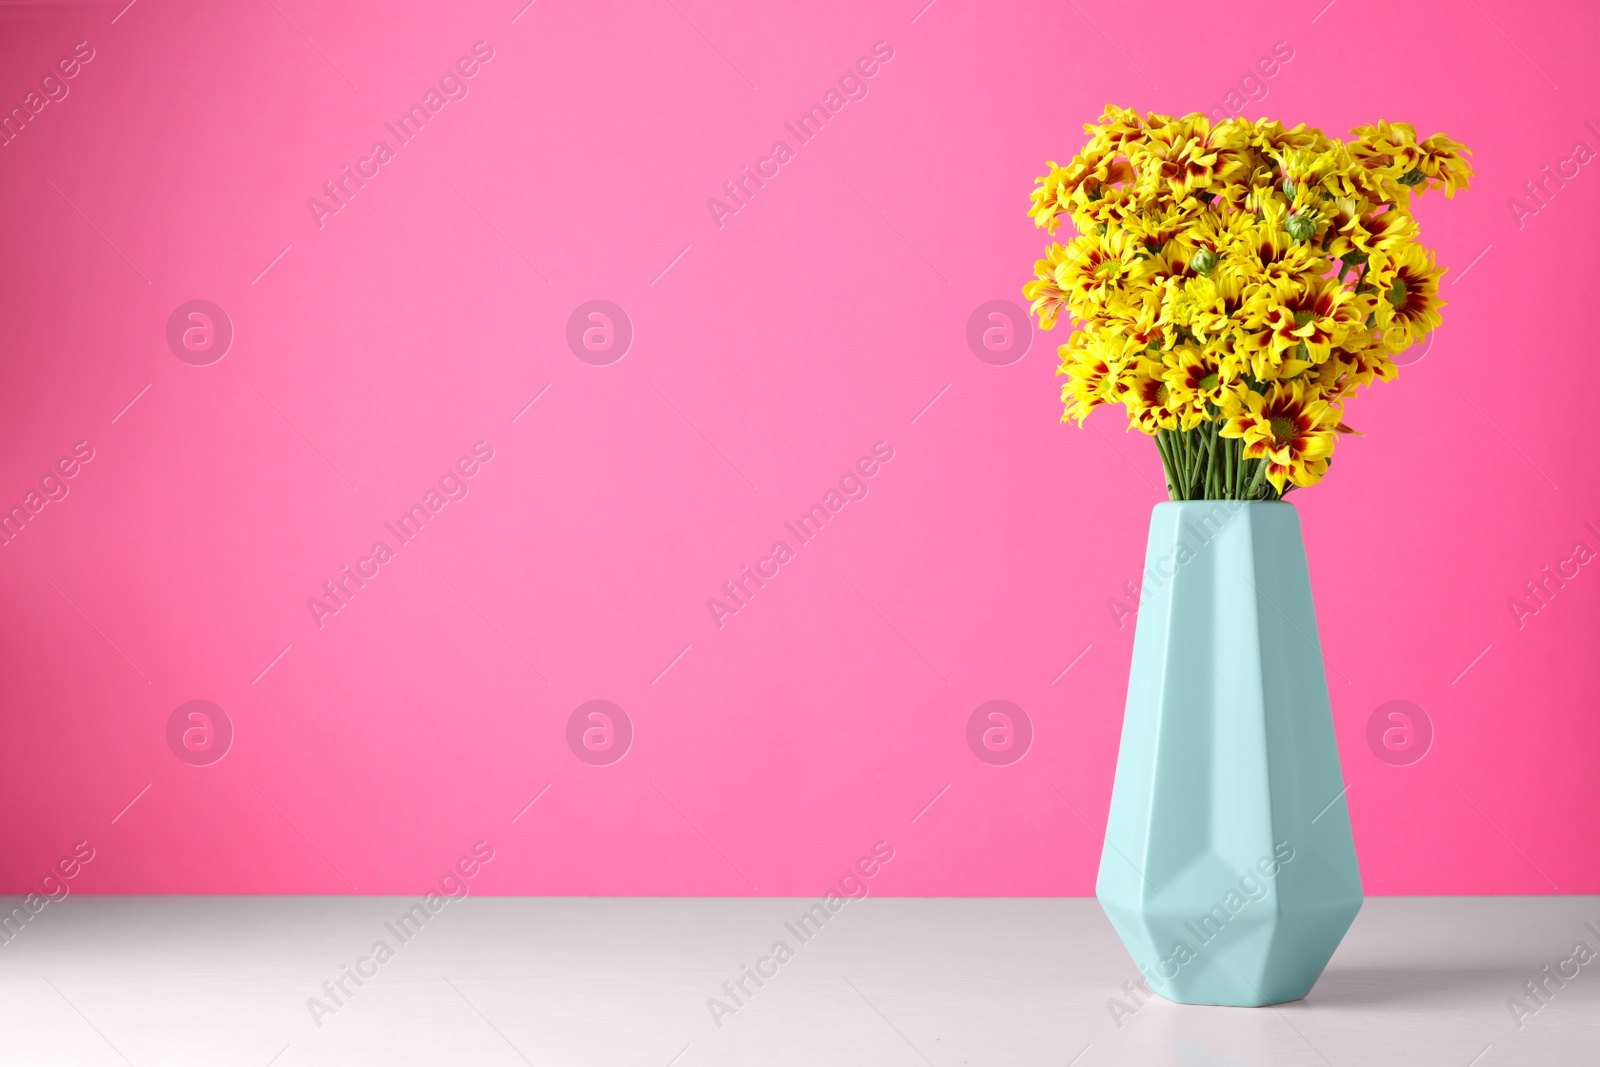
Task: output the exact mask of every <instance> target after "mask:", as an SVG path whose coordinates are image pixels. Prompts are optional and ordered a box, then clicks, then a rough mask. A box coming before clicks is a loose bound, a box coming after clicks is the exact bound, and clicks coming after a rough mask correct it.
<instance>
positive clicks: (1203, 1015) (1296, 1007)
mask: <svg viewBox="0 0 1600 1067" xmlns="http://www.w3.org/2000/svg"><path fill="white" fill-rule="evenodd" d="M413 902H414V901H413V900H412V899H411V898H400V897H89V896H73V897H70V898H68V899H67V900H64V901H62V902H60V903H59V904H52V905H49V906H48V907H46V908H45V909H44V910H43V911H41V912H40V914H39V915H38V916H36V917H35V918H34V919H33V920H32V921H31V922H30V923H29V924H28V925H27V926H26V927H25V928H24V929H23V930H22V931H21V932H20V933H19V934H17V935H15V936H14V937H13V938H12V939H11V940H10V941H9V942H8V943H5V944H3V945H0V1064H4V1065H5V1067H12V1065H19V1067H20V1065H26V1067H34V1065H50V1064H71V1065H76V1064H86V1065H102V1064H103V1065H107V1067H117V1065H123V1064H132V1065H136V1067H156V1065H162V1067H175V1065H185V1064H195V1065H205V1067H224V1065H239V1067H267V1065H268V1064H271V1065H273V1067H301V1065H306V1064H339V1065H347V1064H369V1063H370V1064H384V1065H405V1064H418V1065H423V1064H426V1065H429V1067H437V1065H450V1064H474V1065H476V1064H483V1065H490V1067H496V1065H507V1067H516V1065H519V1064H533V1065H538V1067H544V1065H546V1064H604V1065H607V1067H613V1065H637V1067H669V1065H670V1067H706V1065H714V1064H726V1065H740V1067H745V1065H796V1067H798V1065H809V1064H834V1063H839V1064H871V1065H874V1067H898V1065H902V1064H903V1065H906V1067H918V1065H933V1067H956V1065H965V1064H994V1065H996V1067H1027V1065H1035V1064H1037V1065H1041V1067H1043V1065H1050V1067H1066V1065H1072V1067H1097V1065H1103V1064H1104V1065H1110V1064H1117V1065H1138V1064H1174V1065H1202V1064H1210V1065H1214V1067H1223V1065H1227V1067H1243V1065H1247V1064H1248V1065H1271V1067H1290V1065H1298V1064H1308V1065H1311V1064H1314V1065H1319V1067H1327V1065H1337V1067H1344V1065H1346V1064H1349V1065H1360V1067H1374V1065H1388V1064H1404V1065H1405V1067H1431V1065H1435V1064H1438V1065H1442V1067H1469V1065H1470V1067H1499V1065H1506V1064H1538V1065H1544V1064H1551V1065H1554V1064H1595V1063H1600V959H1596V960H1595V961H1594V962H1592V963H1590V964H1589V965H1587V966H1584V967H1582V968H1581V969H1580V970H1579V972H1578V974H1577V975H1576V977H1573V978H1570V979H1567V980H1566V984H1565V985H1564V986H1560V987H1557V986H1556V985H1555V984H1554V983H1553V982H1550V983H1547V989H1549V990H1551V992H1550V994H1549V996H1548V1003H1547V1004H1545V1005H1544V1006H1543V1007H1542V1008H1541V1009H1540V1010H1539V1011H1538V1012H1537V1013H1536V1014H1532V1015H1528V1016H1526V1017H1524V1018H1523V1019H1522V1020H1521V1022H1522V1026H1521V1027H1520V1028H1519V1027H1518V1026H1517V1024H1516V1021H1515V1020H1514V1019H1513V1017H1512V1013H1511V1011H1510V1009H1509V1008H1508V1006H1507V1000H1508V999H1509V998H1512V997H1517V996H1519V995H1520V996H1525V995H1526V994H1525V992H1524V989H1523V983H1524V982H1526V981H1528V980H1530V979H1533V978H1536V977H1537V976H1538V974H1539V972H1540V970H1541V968H1543V967H1544V966H1545V965H1546V964H1550V965H1552V966H1554V965H1556V964H1557V963H1558V962H1559V961H1561V960H1563V959H1565V958H1567V957H1569V956H1571V954H1572V951H1573V946H1574V944H1575V943H1576V942H1578V941H1580V940H1581V941H1585V942H1586V943H1587V944H1588V945H1589V947H1590V948H1592V949H1594V950H1596V951H1597V952H1600V937H1597V936H1596V935H1595V933H1593V932H1592V931H1590V930H1589V929H1588V928H1586V926H1585V923H1592V924H1593V925H1594V926H1595V927H1596V928H1600V897H1575V896H1565V897H1496V898H1472V897H1426V898H1423V897H1412V898H1377V899H1369V900H1368V901H1367V902H1366V905H1365V907H1364V908H1363V909H1362V912H1361V914H1360V916H1359V917H1358V918H1357V919H1356V923H1355V926H1354V927H1353V928H1352V929H1351V931H1350V934H1349V936H1348V937H1347V938H1346V939H1345V942H1344V944H1343V945H1342V946H1341V947H1340V949H1339V951H1338V953H1337V954H1336V955H1335V956H1334V958H1333V962H1332V963H1331V964H1330V965H1329V967H1328V970H1327V971H1326V972H1325V973H1324V975H1323V977H1322V980H1321V981H1320V982H1319V983H1318V984H1317V986H1316V988H1315V989H1314V990H1312V992H1311V995H1310V996H1309V997H1307V998H1306V999H1305V1000H1303V1001H1300V1002H1298V1003H1294V1004H1287V1005H1281V1006H1278V1007H1273V1008H1202V1007H1186V1006H1181V1005H1176V1004H1171V1003H1168V1002H1165V1001H1161V1000H1156V1001H1154V1002H1144V1003H1142V1004H1140V1003H1138V1002H1136V1001H1134V1000H1133V999H1132V998H1130V997H1129V996H1128V994H1127V993H1126V992H1125V991H1124V988H1123V982H1124V981H1131V980H1132V979H1133V978H1135V977H1136V976H1137V972H1136V971H1135V969H1134V966H1133V964H1132V962H1131V961H1130V960H1129V958H1128V956H1127V955H1126V953H1125V951H1124V950H1123V948H1122V946H1121V944H1120V942H1118V940H1117V938H1116V936H1115V934H1114V933H1113V932H1112V930H1111V927H1110V925H1109V923H1107V921H1106V919H1105V917H1104V916H1103V915H1102V913H1101V911H1100V909H1099V906H1098V905H1097V904H1096V903H1095V902H1094V901H1093V900H1086V899H1065V900H1037V899H1031V900H910V899H870V900H864V901H858V902H852V903H851V904H849V906H848V907H846V908H845V909H844V910H843V911H841V912H840V913H839V914H838V915H836V916H835V917H834V918H832V919H831V920H830V921H829V923H828V924H827V925H826V927H825V928H824V929H823V930H822V932H821V933H819V934H817V935H815V936H814V937H813V938H812V939H811V940H810V941H808V942H805V943H803V944H802V943H800V942H799V940H798V939H797V938H796V937H795V936H794V935H793V933H791V932H790V931H789V930H787V928H786V927H785V925H784V924H785V922H786V921H791V920H793V919H795V918H796V917H797V916H798V915H799V914H800V913H801V911H803V910H804V909H805V908H806V907H808V906H809V905H810V904H812V903H813V902H812V901H809V900H808V901H801V900H794V899H743V900H727V899H693V900H688V899H573V898H519V897H499V898H482V897H473V898H470V899H467V900H463V901H457V902H453V903H451V904H449V905H448V906H447V907H444V908H443V909H442V910H440V911H439V912H438V913H437V914H436V915H434V916H432V917H431V918H430V919H429V920H428V922H427V924H426V925H425V926H423V928H422V929H421V931H420V932H419V933H417V934H415V935H414V936H413V937H412V938H411V939H410V940H408V941H405V942H403V943H402V942H401V941H400V940H399V939H398V938H397V937H396V936H395V934H394V933H393V932H391V931H390V930H389V929H388V927H386V926H385V923H392V922H394V920H395V919H396V918H397V917H398V916H399V915H400V913H401V912H403V911H404V910H405V909H406V908H407V907H408V906H409V905H410V904H411V903H413ZM378 940H383V941H386V942H387V943H388V944H389V946H390V947H391V948H392V949H394V956H393V958H392V959H390V960H388V961H387V962H384V963H382V964H381V965H378V964H377V963H376V961H373V962H369V963H366V964H363V967H364V969H366V970H368V971H374V970H375V972H376V973H375V974H373V976H372V977H370V978H366V979H364V984H363V985H361V986H359V987H357V986H356V985H355V984H354V983H353V982H352V981H351V980H349V979H346V981H345V987H346V990H347V991H349V993H350V995H349V996H348V997H345V996H342V995H341V997H340V999H341V1001H342V1003H341V1004H339V1005H338V1006H337V1008H336V1010H334V1011H332V1012H331V1013H328V1012H322V1013H320V1014H321V1019H320V1022H321V1025H320V1026H319V1025H317V1023H316V1022H314V1021H313V1015H312V1010H311V1008H310V1006H309V1005H308V1000H309V999H310V998H311V997H313V996H320V997H323V998H324V1003H325V1004H328V1005H329V1006H333V1005H332V1001H331V998H327V997H326V996H325V994H323V992H322V984H323V982H325V981H330V982H331V981H332V980H336V979H338V978H339V977H340V975H341V973H342V971H341V965H345V964H354V963H356V962H357V961H358V960H360V959H361V958H362V957H364V956H367V954H368V952H369V950H370V949H371V947H372V945H373V943H374V942H376V941H378ZM778 940H783V941H786V942H787V943H788V944H789V945H790V946H791V947H792V948H794V949H795V950H796V951H795V955H794V957H793V958H792V959H790V960H789V961H788V962H786V963H784V964H783V965H782V966H780V967H778V969H777V973H776V975H774V976H773V977H771V978H769V979H766V980H765V984H764V985H763V986H761V987H759V988H758V987H756V986H755V985H754V984H753V983H751V982H750V980H748V979H746V988H747V989H750V990H752V991H753V993H752V995H751V996H750V997H749V998H747V999H746V998H742V997H741V999H743V1000H744V1004H743V1006H742V1007H740V1008H739V1009H738V1010H737V1011H736V1012H735V1013H734V1014H731V1015H725V1016H723V1017H722V1018H721V1020H720V1021H721V1024H722V1025H721V1026H720V1027H719V1026H717V1025H716V1024H715V1023H714V1022H713V1019H712V1013H711V1010H710V1008H709V1007H708V1004H707V1001H708V998H711V997H714V996H715V997H723V998H724V1000H725V1001H727V998H726V997H725V996H724V994H723V992H722V984H723V982H725V981H732V980H736V979H737V978H739V977H740V974H741V966H742V965H745V964H752V963H754V962H755V961H756V960H757V958H758V957H762V956H764V955H766V954H767V953H768V950H769V948H770V947H771V945H772V944H773V942H775V941H778ZM763 968H764V969H766V970H768V971H770V970H771V969H772V965H771V964H763ZM1114 997H1115V998H1120V999H1121V1000H1122V1002H1123V1004H1124V1005H1125V1006H1126V1007H1128V1008H1132V1009H1134V1010H1133V1011H1132V1014H1126V1013H1123V1014H1122V1016H1121V1018H1120V1019H1114V1018H1113V1013H1112V1010H1111V1008H1110V1007H1109V1006H1108V1002H1109V1001H1110V1000H1111V998H1114ZM729 1003H731V1001H730V1002H729ZM1119 1023H1120V1025H1118V1024H1119Z"/></svg>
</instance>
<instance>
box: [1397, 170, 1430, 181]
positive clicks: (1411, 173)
mask: <svg viewBox="0 0 1600 1067" xmlns="http://www.w3.org/2000/svg"><path fill="white" fill-rule="evenodd" d="M1427 180H1428V176H1427V175H1426V174H1424V173H1422V172H1421V171H1420V170H1417V169H1415V168H1412V169H1411V170H1408V171H1406V172H1405V173H1404V174H1402V175H1401V176H1400V184H1401V185H1421V184H1422V183H1423V182H1425V181H1427Z"/></svg>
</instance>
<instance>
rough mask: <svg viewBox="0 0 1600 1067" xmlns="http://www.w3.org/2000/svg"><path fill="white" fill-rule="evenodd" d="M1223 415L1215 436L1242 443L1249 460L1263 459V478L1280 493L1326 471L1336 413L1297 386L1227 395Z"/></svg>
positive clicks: (1279, 385)
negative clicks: (1288, 483)
mask: <svg viewBox="0 0 1600 1067" xmlns="http://www.w3.org/2000/svg"><path fill="white" fill-rule="evenodd" d="M1223 415H1224V417H1225V418H1226V419H1227V422H1226V423H1224V424H1223V426H1222V430H1221V435H1222V436H1223V437H1236V438H1239V439H1240V440H1242V441H1243V442H1244V454H1245V455H1246V456H1247V457H1249V458H1250V459H1264V460H1266V461H1267V470H1266V476H1267V480H1268V481H1269V482H1271V483H1272V485H1273V488H1275V489H1277V490H1278V491H1279V492H1280V493H1281V492H1282V491H1283V486H1284V483H1285V482H1286V481H1287V482H1293V483H1294V484H1295V485H1311V484H1313V483H1314V482H1316V481H1317V480H1318V479H1319V478H1321V477H1322V473H1323V471H1325V470H1326V469H1327V467H1328V457H1329V456H1330V455H1332V454H1333V444H1334V431H1335V429H1336V428H1337V427H1338V425H1339V410H1338V409H1337V408H1336V407H1334V406H1332V405H1330V404H1329V403H1328V402H1327V401H1325V400H1322V399H1320V398H1317V397H1316V396H1315V394H1312V393H1308V391H1307V390H1306V388H1305V386H1304V385H1303V383H1301V382H1274V383H1273V384H1272V386H1271V387H1270V388H1269V390H1268V392H1267V393H1266V394H1265V395H1263V394H1261V393H1256V392H1251V391H1248V390H1246V391H1245V392H1244V393H1242V394H1230V395H1229V396H1227V397H1225V398H1224V407H1223Z"/></svg>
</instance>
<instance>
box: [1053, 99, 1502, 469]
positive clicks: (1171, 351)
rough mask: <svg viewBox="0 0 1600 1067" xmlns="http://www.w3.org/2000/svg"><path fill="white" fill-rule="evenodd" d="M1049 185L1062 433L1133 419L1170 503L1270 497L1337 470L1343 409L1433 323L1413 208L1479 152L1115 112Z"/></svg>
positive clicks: (1427, 259)
mask: <svg viewBox="0 0 1600 1067" xmlns="http://www.w3.org/2000/svg"><path fill="white" fill-rule="evenodd" d="M1084 132H1085V134H1086V135H1087V143H1086V144H1085V145H1084V147H1083V149H1082V151H1080V152H1079V153H1078V154H1077V155H1076V156H1074V157H1073V158H1072V160H1071V161H1070V162H1068V163H1067V164H1066V165H1065V166H1059V165H1057V164H1055V163H1051V164H1049V167H1048V172H1047V173H1046V174H1045V175H1044V176H1042V177H1040V178H1039V179H1037V182H1036V184H1035V186H1034V189H1033V192H1032V196H1031V201H1030V207H1029V211H1028V214H1029V216H1030V217H1031V218H1033V220H1034V222H1035V224H1036V225H1038V226H1040V227H1042V228H1044V229H1046V230H1048V231H1049V232H1051V233H1054V232H1055V231H1056V229H1057V227H1058V226H1059V224H1060V221H1061V219H1062V218H1063V217H1065V218H1069V219H1070V220H1071V221H1072V224H1073V228H1074V229H1075V230H1076V231H1077V233H1076V235H1074V236H1072V237H1071V239H1070V240H1064V241H1063V242H1061V243H1052V244H1051V245H1050V246H1049V247H1048V248H1047V249H1046V250H1045V255H1044V258H1043V259H1040V260H1039V261H1038V262H1037V263H1036V264H1035V269H1034V277H1033V279H1032V280H1030V281H1029V282H1027V284H1026V285H1024V287H1023V295H1024V296H1026V297H1027V299H1028V301H1029V303H1030V305H1031V309H1032V313H1033V314H1034V315H1035V316H1036V317H1037V318H1038V321H1039V325H1040V326H1041V327H1042V328H1044V329H1049V328H1051V327H1053V326H1054V325H1055V323H1056V322H1057V320H1058V319H1059V318H1060V316H1061V312H1062V309H1063V308H1066V309H1067V310H1068V311H1069V312H1070V313H1071V316H1072V317H1073V318H1074V319H1075V320H1077V322H1078V323H1080V324H1081V325H1082V329H1081V330H1078V331H1077V332H1075V333H1074V334H1073V335H1072V336H1071V338H1069V340H1068V342H1067V343H1066V344H1065V345H1062V346H1061V348H1060V357H1061V364H1060V368H1059V371H1058V373H1060V374H1061V375H1063V376H1064V377H1065V379H1066V381H1065V383H1064V384H1063V386H1062V390H1061V398H1062V401H1063V405H1064V408H1063V410H1064V414H1063V418H1065V419H1075V420H1077V421H1079V422H1081V421H1082V420H1083V419H1084V417H1085V416H1086V415H1087V414H1088V413H1089V412H1091V411H1092V410H1094V409H1095V408H1096V407H1099V406H1101V405H1104V404H1107V403H1120V404H1122V405H1123V406H1124V407H1125V408H1126V409H1127V412H1128V417H1129V424H1130V427H1131V428H1133V429H1138V430H1140V431H1141V432H1143V433H1147V434H1151V435H1158V436H1159V442H1158V443H1159V445H1160V447H1161V454H1162V462H1163V464H1164V465H1165V466H1166V468H1167V477H1168V484H1169V488H1170V490H1171V492H1172V493H1173V495H1174V497H1175V498H1177V499H1192V498H1194V497H1196V496H1211V495H1225V496H1233V497H1237V498H1239V499H1261V498H1273V497H1275V496H1277V495H1281V494H1282V493H1285V492H1288V491H1289V490H1291V489H1292V488H1294V487H1295V486H1300V485H1309V484H1311V483H1312V482H1315V481H1316V480H1317V479H1318V478H1320V477H1321V476H1322V474H1323V472H1324V471H1325V470H1326V469H1327V460H1328V456H1329V455H1330V454H1331V452H1332V449H1333V445H1334V441H1335V439H1336V436H1337V435H1338V434H1341V433H1347V432H1353V431H1351V430H1350V429H1349V427H1347V426H1345V425H1344V424H1343V423H1342V422H1341V421H1340V414H1339V412H1340V411H1341V405H1342V402H1343V401H1344V400H1345V399H1346V398H1347V397H1349V396H1350V395H1351V394H1352V393H1353V392H1354V391H1356V390H1357V389H1360V388H1363V387H1365V386H1367V385H1369V384H1370V383H1372V382H1373V381H1387V380H1389V379H1391V378H1393V377H1394V376H1395V375H1396V374H1397V373H1398V371H1397V367H1396V364H1395V362H1394V359H1393V358H1392V357H1393V355H1394V354H1395V353H1397V352H1399V351H1401V350H1402V349H1404V348H1405V347H1407V346H1408V345H1411V344H1415V343H1416V342H1417V341H1418V340H1420V339H1421V338H1423V337H1424V336H1426V334H1427V333H1428V331H1430V330H1432V329H1435V328H1436V327H1437V326H1438V325H1439V323H1440V321H1441V320H1440V315H1439V309H1440V308H1441V307H1443V303H1442V302H1441V301H1440V299H1439V278H1440V276H1441V275H1442V274H1443V270H1442V268H1440V267H1439V266H1438V265H1437V264H1436V263H1435V261H1434V258H1433V255H1432V253H1431V252H1429V251H1427V250H1426V249H1425V248H1423V247H1422V246H1421V245H1420V244H1418V240H1417V238H1418V228H1417V223H1416V219H1415V217H1414V216H1413V215H1412V214H1411V210H1410V205H1411V198H1412V197H1413V196H1418V195H1421V194H1422V193H1424V192H1426V191H1428V190H1431V189H1443V190H1444V191H1445V195H1446V196H1451V195H1453V194H1454V193H1455V191H1456V190H1457V189H1464V188H1466V187H1467V184H1468V181H1469V179H1470V178H1471V174H1472V172H1471V169H1470V167H1468V165H1467V163H1466V160H1465V157H1466V155H1467V152H1466V149H1465V148H1464V147H1463V146H1462V145H1460V144H1458V143H1456V142H1455V141H1452V140H1451V139H1450V138H1448V137H1446V136H1444V135H1442V134H1439V135H1435V136H1433V137H1430V138H1428V139H1426V140H1420V141H1419V140H1418V138H1417V134H1416V130H1415V129H1414V128H1413V127H1411V126H1409V125H1407V124H1405V123H1393V122H1387V121H1381V122H1378V123H1376V124H1374V125H1371V126H1361V127H1357V128H1356V130H1355V131H1354V135H1355V136H1354V137H1353V139H1351V140H1350V141H1348V142H1341V141H1339V140H1334V139H1331V138H1329V137H1327V136H1326V135H1325V134H1323V133H1322V131H1320V130H1315V129H1309V128H1307V127H1306V126H1304V125H1300V126H1295V127H1293V128H1292V129H1291V128H1286V127H1284V126H1283V125H1282V124H1281V123H1278V122H1275V121H1270V120H1265V119H1263V120H1261V121H1259V122H1250V121H1248V120H1246V119H1242V118H1240V119H1228V120H1225V121H1223V122H1218V123H1215V124H1214V123H1212V122H1211V121H1210V120H1209V119H1208V118H1206V116H1204V115H1201V114H1191V115H1185V116H1183V117H1181V118H1177V119H1174V118H1172V117H1171V116H1167V115H1160V114H1156V113H1154V112H1139V111H1135V110H1131V109H1127V108H1120V107H1116V106H1108V107H1107V108H1106V109H1105V112H1104V113H1103V114H1102V115H1101V117H1100V121H1099V122H1097V123H1090V124H1088V125H1086V126H1085V127H1084Z"/></svg>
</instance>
